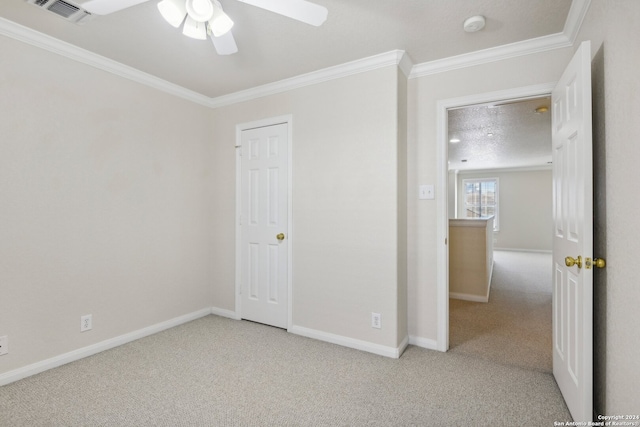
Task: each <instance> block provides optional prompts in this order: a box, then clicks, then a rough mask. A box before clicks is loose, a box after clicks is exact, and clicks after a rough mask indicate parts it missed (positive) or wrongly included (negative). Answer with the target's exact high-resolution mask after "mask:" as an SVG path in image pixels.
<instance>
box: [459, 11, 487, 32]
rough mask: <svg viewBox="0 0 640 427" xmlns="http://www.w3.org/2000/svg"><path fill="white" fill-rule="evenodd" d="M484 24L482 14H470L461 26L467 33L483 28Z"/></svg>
mask: <svg viewBox="0 0 640 427" xmlns="http://www.w3.org/2000/svg"><path fill="white" fill-rule="evenodd" d="M484 24H485V19H484V16H482V15H476V16H472V17H471V18H467V19H466V20H465V21H464V24H463V25H462V26H463V28H464V30H465V31H466V32H467V33H475V32H476V31H480V30H481V29H483V28H484Z"/></svg>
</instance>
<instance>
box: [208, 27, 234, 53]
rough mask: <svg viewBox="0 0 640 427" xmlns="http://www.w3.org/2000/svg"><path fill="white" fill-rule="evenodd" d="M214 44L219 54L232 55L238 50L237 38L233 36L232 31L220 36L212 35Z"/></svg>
mask: <svg viewBox="0 0 640 427" xmlns="http://www.w3.org/2000/svg"><path fill="white" fill-rule="evenodd" d="M211 41H212V42H213V46H214V47H215V48H216V52H218V55H231V54H234V53H236V52H237V51H238V45H236V39H234V38H233V34H231V31H227V32H226V33H225V34H223V35H221V36H220V37H214V36H213V35H212V36H211Z"/></svg>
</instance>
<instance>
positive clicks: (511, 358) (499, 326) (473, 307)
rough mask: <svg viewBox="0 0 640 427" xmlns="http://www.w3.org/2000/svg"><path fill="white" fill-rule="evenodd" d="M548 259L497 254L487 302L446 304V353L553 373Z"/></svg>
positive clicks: (548, 256) (539, 255)
mask: <svg viewBox="0 0 640 427" xmlns="http://www.w3.org/2000/svg"><path fill="white" fill-rule="evenodd" d="M551 272H552V257H551V254H544V253H531V252H512V251H495V252H494V266H493V277H492V280H491V293H490V296H489V302H488V303H478V302H469V301H461V300H455V299H451V300H450V301H449V329H450V338H449V341H450V343H449V344H450V348H451V349H450V352H451V353H455V354H464V355H467V356H471V357H478V358H482V359H485V360H490V361H493V362H496V363H502V364H506V365H512V366H519V367H523V368H527V369H534V370H537V371H541V372H547V373H551V372H553V365H552V363H553V357H552V348H551V344H552V338H551V287H552V283H551V279H552V277H551V274H552V273H551Z"/></svg>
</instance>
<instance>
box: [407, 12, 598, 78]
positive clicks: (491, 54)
mask: <svg viewBox="0 0 640 427" xmlns="http://www.w3.org/2000/svg"><path fill="white" fill-rule="evenodd" d="M590 4H591V0H573V1H572V2H571V7H570V9H569V14H568V15H567V19H566V21H565V23H564V29H563V30H562V32H561V33H556V34H550V35H548V36H543V37H537V38H535V39H529V40H524V41H521V42H516V43H510V44H506V45H502V46H496V47H493V48H489V49H484V50H479V51H475V52H470V53H465V54H462V55H457V56H452V57H449V58H443V59H437V60H435V61H429V62H424V63H421V64H416V65H414V66H413V68H412V70H411V74H410V75H409V78H410V79H414V78H417V77H423V76H428V75H431V74H436V73H442V72H445V71H451V70H456V69H459V68H465V67H472V66H474V65H481V64H487V63H490V62H495V61H502V60H505V59H509V58H515V57H518V56H523V55H530V54H533V53H539V52H546V51H549V50H554V49H561V48H565V47H571V46H573V44H574V42H575V41H576V38H577V36H578V32H579V31H580V27H581V26H582V21H583V20H584V17H585V16H586V14H587V11H588V10H589V6H590Z"/></svg>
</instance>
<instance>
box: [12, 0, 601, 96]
mask: <svg viewBox="0 0 640 427" xmlns="http://www.w3.org/2000/svg"><path fill="white" fill-rule="evenodd" d="M590 4H591V0H573V1H572V3H571V8H570V9H569V14H568V15H567V19H566V21H565V25H564V29H563V32H562V33H557V34H551V35H548V36H543V37H538V38H534V39H530V40H524V41H521V42H516V43H510V44H507V45H503V46H496V47H493V48H489V49H484V50H480V51H476V52H470V53H466V54H462V55H457V56H452V57H449V58H443V59H438V60H435V61H429V62H424V63H421V64H416V65H414V64H413V62H412V61H411V59H410V58H409V55H407V54H406V52H405V51H403V50H392V51H389V52H385V53H381V54H378V55H374V56H370V57H367V58H363V59H359V60H355V61H350V62H347V63H345V64H341V65H337V66H334V67H328V68H324V69H321V70H318V71H313V72H311V73H307V74H302V75H299V76H296V77H292V78H289V79H284V80H281V81H278V82H274V83H268V84H265V85H262V86H258V87H254V88H251V89H247V90H243V91H239V92H235V93H230V94H227V95H222V96H219V97H213V98H212V97H208V96H205V95H203V94H200V93H197V92H194V91H192V90H189V89H186V88H184V87H182V86H178V85H176V84H174V83H170V82H168V81H166V80H163V79H160V78H158V77H156V76H153V75H151V74H147V73H145V72H142V71H140V70H138V69H135V68H132V67H129V66H127V65H124V64H121V63H119V62H117V61H114V60H112V59H109V58H106V57H104V56H101V55H97V54H95V53H93V52H90V51H88V50H85V49H82V48H80V47H78V46H75V45H72V44H70V43H67V42H64V41H62V40H58V39H56V38H54V37H51V36H49V35H46V34H43V33H40V32H38V31H36V30H33V29H31V28H28V27H25V26H23V25H20V24H17V23H15V22H13V21H10V20H8V19H5V18H0V35H5V36H8V37H11V38H13V39H15V40H19V41H21V42H24V43H27V44H30V45H32V46H36V47H39V48H41V49H45V50H48V51H50V52H53V53H56V54H59V55H62V56H65V57H67V58H70V59H72V60H75V61H78V62H81V63H84V64H87V65H90V66H92V67H95V68H98V69H100V70H103V71H107V72H109V73H112V74H115V75H117V76H120V77H124V78H126V79H129V80H132V81H135V82H137V83H141V84H144V85H146V86H149V87H152V88H154V89H157V90H160V91H162V92H165V93H169V94H171V95H174V96H177V97H179V98H183V99H186V100H188V101H192V102H194V103H196V104H200V105H203V106H205V107H209V108H218V107H223V106H226V105H231V104H235V103H238V102H243V101H249V100H252V99H256V98H260V97H264V96H269V95H274V94H277V93H281V92H285V91H289V90H292V89H297V88H301V87H305V86H309V85H313V84H317V83H322V82H325V81H329V80H334V79H339V78H342V77H346V76H350V75H353V74H358V73H363V72H367V71H371V70H375V69H378V68H382V67H387V66H391V65H396V66H398V67H399V68H400V70H401V71H402V72H403V73H404V74H405V75H406V76H408V78H410V79H413V78H417V77H422V76H426V75H430V74H435V73H442V72H445V71H451V70H455V69H459V68H465V67H471V66H475V65H480V64H486V63H489V62H495V61H500V60H504V59H509V58H514V57H517V56H523V55H529V54H532V53H538V52H544V51H548V50H553V49H559V48H563V47H570V46H572V45H573V43H574V42H575V39H576V37H577V35H578V31H579V30H580V27H581V25H582V22H583V20H584V17H585V16H586V14H587V11H588V9H589V6H590Z"/></svg>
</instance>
